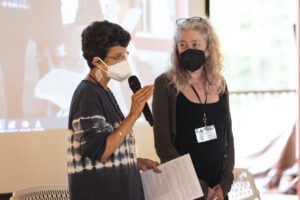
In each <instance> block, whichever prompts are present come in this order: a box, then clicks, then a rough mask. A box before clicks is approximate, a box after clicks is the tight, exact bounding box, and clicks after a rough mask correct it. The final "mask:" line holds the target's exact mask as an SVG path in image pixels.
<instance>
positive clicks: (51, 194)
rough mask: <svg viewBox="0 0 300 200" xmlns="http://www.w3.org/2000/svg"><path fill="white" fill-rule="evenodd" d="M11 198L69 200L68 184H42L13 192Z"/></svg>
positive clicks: (11, 199)
mask: <svg viewBox="0 0 300 200" xmlns="http://www.w3.org/2000/svg"><path fill="white" fill-rule="evenodd" d="M10 200H69V190H68V186H67V185H40V186H34V187H28V188H24V189H21V190H18V191H16V192H14V193H13V196H12V197H11V198H10Z"/></svg>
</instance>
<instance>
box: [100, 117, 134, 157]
mask: <svg viewBox="0 0 300 200" xmlns="http://www.w3.org/2000/svg"><path fill="white" fill-rule="evenodd" d="M137 118H138V116H135V115H133V114H129V115H128V116H127V117H126V118H125V119H124V120H123V121H122V123H121V124H120V126H119V127H118V129H117V130H116V131H114V132H112V133H111V134H110V135H109V136H108V137H107V139H106V147H105V151H104V153H103V155H102V157H101V160H100V161H101V162H104V161H106V160H107V158H109V156H111V154H112V153H113V152H115V150H116V149H117V148H118V147H119V146H120V145H121V144H122V142H123V141H124V139H125V138H126V137H127V135H128V134H129V132H130V131H131V130H132V128H133V126H134V124H135V121H136V120H137Z"/></svg>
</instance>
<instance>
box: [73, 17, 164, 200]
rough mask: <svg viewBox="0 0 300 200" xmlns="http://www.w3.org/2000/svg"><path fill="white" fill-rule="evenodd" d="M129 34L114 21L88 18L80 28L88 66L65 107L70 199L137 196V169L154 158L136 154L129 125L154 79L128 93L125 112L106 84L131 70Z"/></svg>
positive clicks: (140, 192) (108, 199) (146, 166)
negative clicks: (129, 102) (88, 23)
mask: <svg viewBox="0 0 300 200" xmlns="http://www.w3.org/2000/svg"><path fill="white" fill-rule="evenodd" d="M130 39H131V37H130V35H129V33H128V32H127V31H125V30H124V29H123V28H122V27H120V26H119V25H117V24H114V23H110V22H108V21H102V22H93V23H92V24H90V25H89V26H88V27H87V28H86V29H84V31H83V32H82V51H83V56H84V58H85V59H86V61H87V63H88V65H89V67H90V71H89V74H88V75H87V76H86V78H85V80H83V81H82V82H81V83H80V84H79V85H78V87H77V89H76V90H75V92H74V94H73V98H72V103H71V108H70V113H69V125H68V129H69V148H68V177H69V192H70V199H71V200H83V199H84V200H99V199H105V200H112V199H116V200H119V199H128V200H142V199H144V192H143V187H142V182H141V177H140V173H139V169H140V170H143V171H144V170H147V169H150V168H153V169H154V171H156V172H160V171H159V170H158V169H157V165H158V163H157V162H154V161H152V160H149V159H142V158H137V157H136V152H135V138H134V134H133V132H132V127H133V125H134V123H135V121H136V120H137V119H138V117H139V116H140V114H141V112H142V109H143V108H144V105H145V103H146V101H147V100H148V99H149V98H150V97H151V96H152V92H153V89H154V87H153V85H148V86H145V87H144V88H142V89H140V90H138V91H137V92H136V93H135V94H134V95H133V96H132V104H131V109H130V112H129V114H128V115H127V117H124V116H123V114H122V112H121V110H120V108H119V106H118V103H117V101H116V99H115V98H114V95H113V94H112V92H111V91H110V89H109V88H108V86H107V84H108V82H109V81H110V80H111V79H114V80H116V81H123V80H125V79H126V78H127V77H128V76H129V75H130V67H129V65H128V62H127V60H126V56H127V55H128V52H127V51H126V47H127V45H128V43H129V41H130Z"/></svg>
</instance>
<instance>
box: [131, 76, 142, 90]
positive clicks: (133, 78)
mask: <svg viewBox="0 0 300 200" xmlns="http://www.w3.org/2000/svg"><path fill="white" fill-rule="evenodd" d="M128 83H129V87H130V88H131V90H132V91H133V93H136V91H138V90H139V89H141V87H142V86H141V82H140V81H139V79H138V78H137V77H136V76H135V75H132V76H130V77H129V78H128Z"/></svg>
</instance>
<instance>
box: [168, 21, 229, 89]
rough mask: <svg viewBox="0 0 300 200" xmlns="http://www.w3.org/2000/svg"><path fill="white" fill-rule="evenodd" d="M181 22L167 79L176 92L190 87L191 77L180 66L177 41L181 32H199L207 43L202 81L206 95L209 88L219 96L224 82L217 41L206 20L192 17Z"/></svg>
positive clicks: (221, 58) (223, 87) (221, 59)
mask: <svg viewBox="0 0 300 200" xmlns="http://www.w3.org/2000/svg"><path fill="white" fill-rule="evenodd" d="M182 21H183V22H182V23H180V24H178V25H177V31H176V34H175V37H174V47H173V52H172V57H171V61H172V68H171V70H170V71H169V72H168V77H169V79H170V80H171V82H172V83H173V84H174V85H175V86H176V88H177V91H178V92H179V91H182V90H183V89H185V88H186V87H188V86H190V85H191V83H190V80H191V75H190V73H189V72H188V71H187V70H185V69H184V67H183V66H182V65H181V64H180V60H179V59H180V58H179V56H180V55H179V51H178V46H177V43H178V40H179V37H180V34H181V32H182V31H187V30H196V31H199V32H200V33H201V34H202V35H203V37H204V39H205V40H206V43H207V50H208V52H209V56H208V58H207V59H206V61H205V64H204V71H205V73H203V77H201V80H203V84H204V87H205V89H206V91H207V92H208V93H210V92H211V90H210V87H212V86H213V87H214V89H215V91H217V92H218V93H219V94H221V93H223V92H224V90H225V80H224V77H223V76H222V74H221V72H222V69H223V65H222V61H223V56H222V54H221V51H220V42H219V39H218V37H217V35H216V33H215V31H214V29H213V27H212V26H211V24H210V22H209V20H208V19H207V18H202V17H192V18H187V19H183V20H182Z"/></svg>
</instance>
